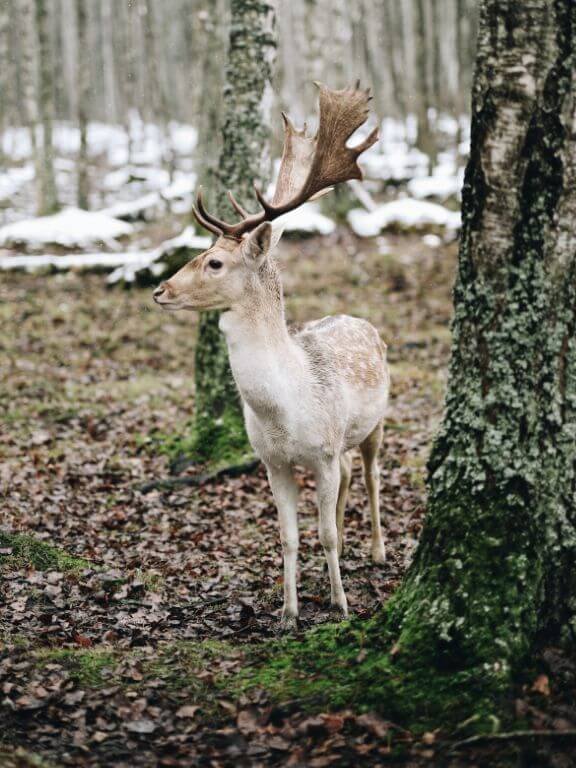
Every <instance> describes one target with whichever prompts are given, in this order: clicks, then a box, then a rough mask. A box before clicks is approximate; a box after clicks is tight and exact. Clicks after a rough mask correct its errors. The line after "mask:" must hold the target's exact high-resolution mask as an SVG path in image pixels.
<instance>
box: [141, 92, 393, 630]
mask: <svg viewBox="0 0 576 768" xmlns="http://www.w3.org/2000/svg"><path fill="white" fill-rule="evenodd" d="M319 87H320V120H319V127H318V131H317V133H316V136H315V137H309V136H307V135H306V129H305V128H304V130H302V131H300V130H297V129H295V128H294V126H293V125H292V123H291V122H290V120H289V119H288V118H287V117H286V116H285V115H283V117H284V124H285V139H284V151H283V155H282V162H281V165H280V171H279V175H278V181H277V185H276V191H275V194H274V197H273V199H272V201H271V202H268V201H266V200H265V199H264V197H263V195H262V193H261V192H260V191H259V190H258V189H257V188H256V196H257V198H258V200H259V202H260V205H261V206H262V210H261V211H260V212H259V213H257V214H248V213H247V212H246V211H245V210H244V209H243V208H242V207H241V206H240V205H239V204H238V203H237V201H236V200H235V199H234V197H233V196H232V195H231V193H228V194H229V197H230V201H231V203H232V205H233V207H234V208H235V210H236V211H237V212H238V213H239V214H240V215H241V217H242V219H241V221H239V222H237V223H235V224H227V223H225V222H224V221H221V220H219V219H217V218H216V217H214V216H212V215H211V214H209V213H208V212H207V211H206V209H205V207H204V204H203V200H202V193H201V190H200V191H199V193H198V197H197V207H196V208H195V209H194V214H195V216H196V218H197V220H198V221H199V222H200V223H201V224H202V225H203V226H204V227H205V228H206V229H208V230H210V231H212V232H213V233H214V234H216V235H217V236H218V237H217V240H216V241H215V242H214V244H213V245H212V247H211V248H209V249H208V250H207V251H206V252H204V253H202V254H200V255H199V256H196V258H194V259H193V260H192V261H190V262H189V263H188V264H186V265H185V266H184V267H182V269H180V270H179V271H178V272H177V273H176V274H175V275H174V276H173V277H172V278H170V280H168V281H166V282H164V283H162V284H161V285H160V286H159V287H158V288H157V289H156V290H155V291H154V299H155V301H156V302H157V303H158V304H159V305H160V306H161V307H163V308H165V309H171V310H178V309H188V310H208V309H218V310H221V311H222V315H221V318H220V329H221V330H222V331H223V333H224V335H225V337H226V341H227V345H228V351H229V356H230V366H231V369H232V373H233V375H234V379H235V381H236V384H237V387H238V390H239V391H240V395H241V398H242V403H243V408H244V417H245V421H246V430H247V433H248V437H249V439H250V443H251V444H252V447H253V448H254V451H255V452H256V454H257V455H258V456H259V457H260V458H261V459H262V461H263V462H264V464H265V465H266V469H267V471H268V477H269V480H270V485H271V487H272V493H273V494H274V499H275V501H276V505H277V508H278V515H279V520H280V536H281V542H282V550H283V557H284V606H283V612H282V626H283V627H284V628H286V629H291V628H293V627H295V626H296V620H297V617H298V596H297V588H296V565H297V556H298V520H297V502H298V485H297V482H296V480H295V478H294V466H295V465H302V466H304V467H307V468H309V469H311V470H312V471H313V473H314V475H315V478H316V488H317V503H318V513H319V537H320V542H321V544H322V547H323V549H324V553H325V556H326V560H327V563H328V572H329V576H330V588H331V603H332V606H333V607H334V608H336V609H337V611H338V612H339V613H340V614H341V615H343V616H347V615H348V607H347V601H346V595H345V593H344V589H343V587H342V579H341V576H340V565H339V555H340V554H341V552H342V542H343V522H344V510H345V506H346V498H347V494H348V488H349V485H350V478H351V458H350V456H349V454H348V451H350V449H352V448H355V447H357V446H359V447H360V450H361V453H362V458H363V461H364V470H365V480H366V485H367V489H368V496H369V503H370V514H371V520H372V559H373V560H374V562H377V563H382V562H384V559H385V550H384V541H383V538H382V532H381V528H380V509H379V470H378V464H377V457H378V451H379V448H380V445H381V442H382V424H383V418H384V413H385V410H386V406H387V402H388V390H389V376H388V366H387V362H386V345H385V344H383V342H382V341H381V340H380V337H379V335H378V332H377V331H376V329H375V328H374V327H373V326H372V325H371V324H370V323H369V322H367V321H366V320H360V319H357V318H354V317H350V316H348V315H338V316H336V317H325V318H323V319H322V320H316V321H313V322H310V323H307V324H305V325H304V326H303V327H301V328H300V329H298V330H291V329H289V328H288V327H287V325H286V320H285V317H284V301H283V294H282V283H281V280H280V275H279V272H278V267H277V265H276V261H275V260H274V258H273V256H272V255H271V250H272V248H273V246H274V245H275V244H276V242H277V240H278V239H279V234H278V232H277V231H275V232H273V230H272V227H271V224H270V222H271V221H273V220H274V219H277V218H278V217H279V216H281V215H282V214H285V213H287V212H288V211H291V210H294V209H295V208H297V207H299V206H300V205H302V204H303V203H304V202H306V201H307V200H310V199H312V198H315V197H319V196H320V195H321V194H323V193H324V192H326V191H329V189H330V188H331V187H332V186H333V185H334V184H337V183H339V182H342V181H346V180H348V179H361V178H362V174H361V171H360V169H359V167H358V164H357V158H358V156H359V155H360V154H361V153H362V152H363V151H364V150H366V149H367V148H368V147H370V146H371V145H372V144H374V142H375V141H377V138H378V135H377V131H376V130H374V131H372V133H371V134H370V135H369V136H368V137H367V138H366V139H365V140H364V141H363V142H362V143H361V144H359V145H358V146H356V147H353V148H350V147H347V146H346V142H347V140H348V139H349V138H350V136H351V135H352V134H353V133H354V131H355V130H356V129H357V128H359V127H360V126H361V125H362V124H363V123H364V122H365V121H366V118H367V115H368V111H369V110H368V101H369V99H370V95H369V90H368V91H364V90H360V89H359V86H358V85H357V86H356V88H350V89H345V90H341V91H333V90H329V89H328V88H326V87H325V86H319Z"/></svg>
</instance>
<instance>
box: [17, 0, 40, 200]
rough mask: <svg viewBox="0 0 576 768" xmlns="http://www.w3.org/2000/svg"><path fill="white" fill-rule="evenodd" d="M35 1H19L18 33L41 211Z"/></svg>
mask: <svg viewBox="0 0 576 768" xmlns="http://www.w3.org/2000/svg"><path fill="white" fill-rule="evenodd" d="M34 1H35V0H20V4H19V6H20V19H19V31H20V36H21V40H22V48H21V59H20V75H21V80H22V95H23V99H22V102H23V104H24V113H25V118H26V126H27V128H28V130H29V131H30V145H31V147H32V162H33V163H34V176H35V183H36V210H37V211H40V210H41V205H42V203H41V201H42V163H41V158H40V151H39V148H38V101H37V96H36V94H37V81H36V72H37V61H36V57H35V55H34V52H35V51H36V18H35V10H34V8H35V7H34Z"/></svg>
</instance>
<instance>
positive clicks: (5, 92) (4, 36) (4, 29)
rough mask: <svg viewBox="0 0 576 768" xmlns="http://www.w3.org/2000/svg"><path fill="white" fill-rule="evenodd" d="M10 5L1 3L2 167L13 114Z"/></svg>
mask: <svg viewBox="0 0 576 768" xmlns="http://www.w3.org/2000/svg"><path fill="white" fill-rule="evenodd" d="M9 11H10V9H9V6H8V3H0V166H1V165H3V164H4V149H3V143H2V139H3V138H4V131H5V130H6V125H7V123H8V121H9V115H10V113H11V112H12V104H11V94H10V93H9V71H10V70H9V55H10V47H9V42H8V29H9V25H10V14H9Z"/></svg>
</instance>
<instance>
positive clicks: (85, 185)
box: [76, 0, 90, 210]
mask: <svg viewBox="0 0 576 768" xmlns="http://www.w3.org/2000/svg"><path fill="white" fill-rule="evenodd" d="M87 10H88V9H87V7H86V0H76V23H77V25H78V62H77V77H78V82H77V89H78V98H77V104H78V127H79V129H80V152H79V154H78V207H79V208H84V209H86V210H87V209H88V208H89V201H88V200H89V193H90V184H89V179H88V99H89V96H90V92H89V87H90V83H89V77H90V73H89V69H88V25H87V21H88V18H87Z"/></svg>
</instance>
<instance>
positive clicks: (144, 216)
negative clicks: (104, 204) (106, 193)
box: [101, 192, 166, 221]
mask: <svg viewBox="0 0 576 768" xmlns="http://www.w3.org/2000/svg"><path fill="white" fill-rule="evenodd" d="M165 208H166V203H165V202H164V201H163V200H162V197H161V195H159V194H158V192H149V193H148V194H147V195H144V196H143V197H139V198H138V199H137V200H131V201H128V202H125V203H116V204H115V205H112V206H110V208H104V209H103V210H102V211H101V213H103V214H104V215H105V216H111V217H112V218H113V219H122V221H140V220H141V221H153V220H154V219H157V218H158V216H159V215H160V213H161V211H163V210H164V209H165Z"/></svg>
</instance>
